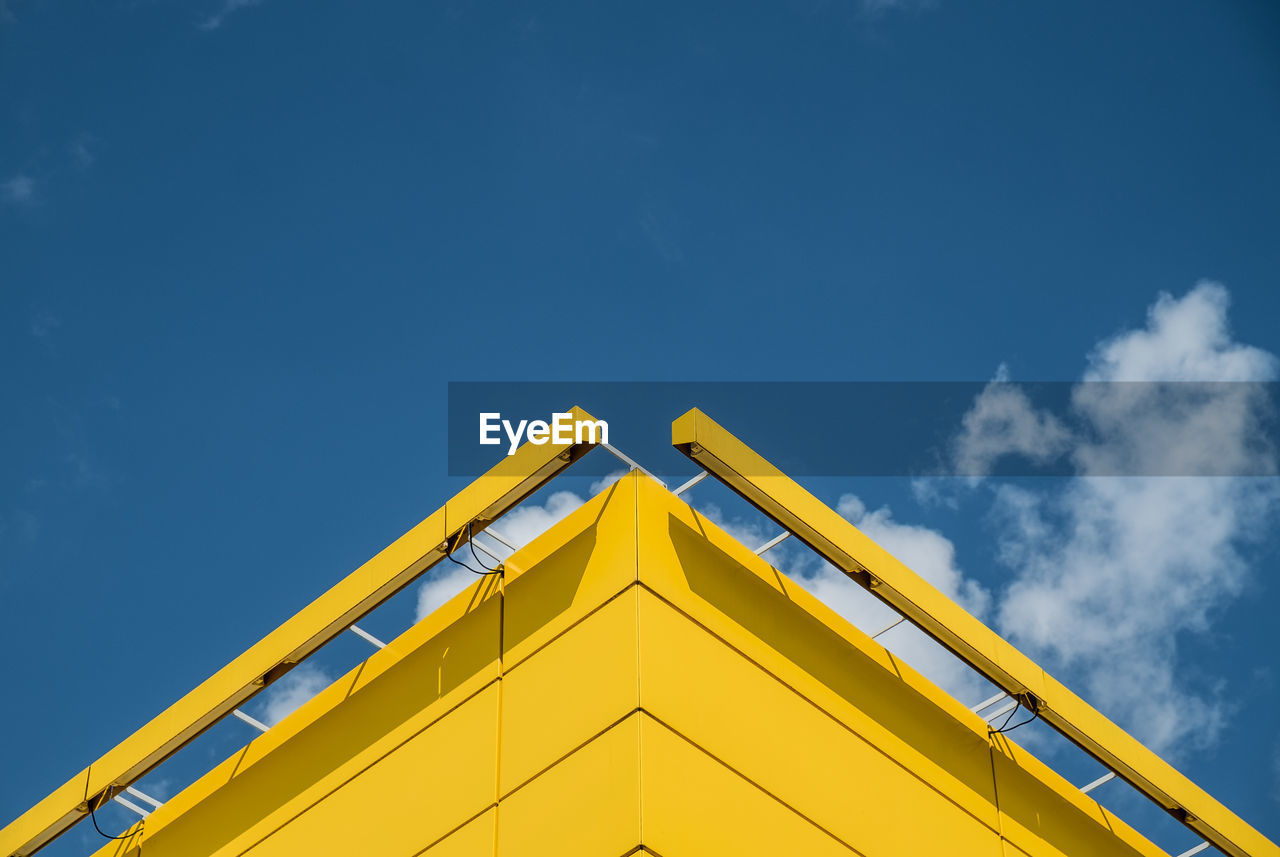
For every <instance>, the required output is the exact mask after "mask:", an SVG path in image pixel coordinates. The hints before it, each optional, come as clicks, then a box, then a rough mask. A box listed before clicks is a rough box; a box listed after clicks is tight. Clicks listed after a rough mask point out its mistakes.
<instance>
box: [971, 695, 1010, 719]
mask: <svg viewBox="0 0 1280 857" xmlns="http://www.w3.org/2000/svg"><path fill="white" fill-rule="evenodd" d="M1008 695H1009V694H1008V693H1006V692H1005V691H1003V690H1002V691H1000V692H999V693H997V694H996V695H995V696H993V697H991V698H990V699H984V700H983V701H982V702H979V703H978V704H977V705H975V706H973V707H972V708H970V709H969V710H970V711H972V712H973V713H974V714H977V713H978V712H979V711H981V710H982V709H984V708H990V707H991V706H993V705H995V704H996V703H997V702H999V701H1000V700H1002V699H1004V698H1005V697H1007V696H1008Z"/></svg>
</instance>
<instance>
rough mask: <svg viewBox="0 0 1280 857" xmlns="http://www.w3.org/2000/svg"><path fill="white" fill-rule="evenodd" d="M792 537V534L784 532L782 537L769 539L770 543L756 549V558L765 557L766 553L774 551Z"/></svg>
mask: <svg viewBox="0 0 1280 857" xmlns="http://www.w3.org/2000/svg"><path fill="white" fill-rule="evenodd" d="M790 535H791V533H788V532H786V531H785V530H784V531H783V532H782V534H781V535H778V536H774V537H773V538H771V539H769V541H767V542H765V543H764V544H762V545H760V547H758V548H756V550H755V554H756V556H763V555H765V554H766V553H768V552H769V551H771V550H773V549H774V548H776V547H777V546H778V545H780V544H782V543H783V542H784V541H786V540H787V538H788V537H790Z"/></svg>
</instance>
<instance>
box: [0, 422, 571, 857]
mask: <svg viewBox="0 0 1280 857" xmlns="http://www.w3.org/2000/svg"><path fill="white" fill-rule="evenodd" d="M571 413H572V414H573V417H574V419H575V420H593V419H594V418H593V417H592V416H591V415H590V414H588V413H587V412H586V411H584V410H582V409H581V408H576V407H575V408H573V409H571ZM593 447H594V444H591V443H573V444H555V443H546V444H544V445H541V446H534V445H531V444H525V445H523V446H522V447H520V448H519V449H518V450H517V451H516V452H515V454H513V455H510V456H507V457H506V458H504V459H503V460H502V461H501V462H499V463H498V464H497V465H495V466H494V467H493V468H491V469H490V470H489V471H488V472H487V473H485V474H484V475H483V476H481V477H480V478H478V479H477V480H476V481H475V482H473V483H472V484H471V485H469V486H468V487H467V488H465V489H463V490H462V491H461V492H459V493H458V494H457V495H456V496H455V497H453V498H452V499H450V500H449V501H448V502H447V503H446V504H445V505H444V506H443V507H442V508H440V509H439V510H437V511H436V512H434V513H433V514H431V515H429V516H428V517H427V518H426V519H425V520H423V521H422V522H421V523H419V524H418V525H417V526H415V527H414V528H413V529H411V530H410V531H409V532H407V533H405V534H404V535H403V536H401V537H400V538H398V539H396V541H395V542H393V543H392V544H391V545H389V546H388V547H386V548H385V549H383V550H382V551H381V552H379V553H378V554H377V555H376V556H375V557H373V558H372V559H370V560H369V561H368V562H366V563H365V564H364V565H362V566H360V567H359V568H357V569H356V570H355V571H353V572H351V574H349V575H348V576H347V577H346V578H344V579H343V580H342V581H340V582H339V583H338V584H336V585H335V586H334V587H333V588H331V589H330V590H329V591H327V592H325V593H324V594H323V595H321V596H320V597H319V598H317V599H316V600H315V601H313V602H312V603H311V604H310V605H308V606H307V607H304V608H303V609H302V610H301V611H300V612H299V613H298V614H297V615H295V616H294V617H293V618H291V619H289V620H288V621H286V622H285V623H284V624H283V625H281V626H280V627H279V628H277V629H276V630H274V631H272V632H271V633H270V634H268V635H267V636H266V637H264V638H263V639H262V640H261V641H259V642H258V643H256V644H254V645H253V646H252V647H251V648H250V649H249V650H248V651H246V652H245V653H244V654H242V655H240V656H239V657H237V658H236V659H235V660H234V661H232V662H231V663H230V664H228V665H227V666H225V667H223V668H222V669H220V670H218V672H216V673H214V675H212V676H211V677H210V678H208V679H206V680H205V681H204V682H202V683H201V684H200V685H199V686H197V687H196V688H195V689H194V690H192V691H191V692H189V693H188V694H186V695H185V696H183V697H182V698H181V699H179V700H178V701H177V702H175V703H174V704H173V705H171V706H169V708H167V709H165V710H164V711H163V712H161V713H160V714H159V715H157V716H156V717H155V718H154V719H152V720H151V722H149V723H147V724H146V725H145V726H143V727H142V728H141V729H139V730H138V731H137V732H135V733H133V734H132V735H130V736H129V737H128V738H126V739H124V740H123V741H121V742H120V743H119V744H118V745H116V746H115V747H114V748H113V749H111V750H110V751H108V752H107V753H106V754H105V755H103V756H102V757H101V758H100V759H98V760H97V761H96V762H94V763H93V764H92V765H90V766H89V767H88V768H86V769H84V770H83V771H81V772H80V773H79V774H77V775H76V776H75V777H73V778H71V780H69V781H68V782H67V783H66V784H64V785H63V786H61V787H59V788H58V789H57V790H55V791H54V792H53V793H52V794H50V795H49V796H48V797H46V798H44V799H43V800H41V801H40V802H39V803H37V804H36V805H35V806H33V807H32V808H31V809H29V810H27V811H26V812H25V813H23V814H22V815H21V816H19V817H18V818H17V819H15V820H14V821H13V822H11V823H10V824H9V825H7V826H6V827H5V828H4V829H3V830H0V855H13V857H26V855H29V854H33V853H35V852H36V851H38V850H39V849H40V848H42V847H44V846H45V845H47V844H48V843H49V842H50V841H51V840H53V839H54V838H56V837H58V836H60V835H61V834H62V833H64V832H65V831H67V830H68V829H69V828H70V827H71V826H72V825H74V824H76V822H78V821H80V820H81V819H83V818H84V817H85V816H86V815H87V814H88V813H89V809H90V807H91V806H92V807H98V806H101V805H102V804H103V803H105V802H106V801H108V800H110V799H111V798H112V797H113V796H114V795H115V794H118V793H119V792H120V791H121V790H122V789H123V788H124V787H125V786H127V785H129V784H130V783H132V782H134V781H136V780H138V779H139V778H140V777H142V776H144V775H145V774H146V773H147V772H148V771H150V770H151V769H152V768H154V767H155V766H156V765H158V764H160V763H161V762H163V761H164V760H165V759H167V758H168V757H169V756H171V755H172V754H173V753H175V752H177V751H178V750H179V749H181V748H182V747H183V746H185V745H186V744H187V743H189V742H190V741H192V740H193V739H195V738H196V737H198V736H199V735H200V734H201V733H203V732H204V731H205V730H206V729H208V728H209V727H210V726H212V725H213V724H214V723H216V722H217V721H218V720H220V719H221V718H222V717H224V716H226V715H227V714H228V713H230V711H231V710H232V709H234V708H237V707H239V706H240V705H242V704H243V703H244V702H245V701H247V700H248V699H250V698H251V697H253V696H254V695H255V694H256V693H258V692H259V691H260V690H262V689H263V688H264V687H266V686H267V685H269V684H270V683H271V682H273V681H275V680H276V679H278V678H279V677H280V676H282V675H284V674H285V673H286V672H288V671H289V670H290V669H291V668H292V667H294V666H296V665H297V664H298V663H299V662H301V661H302V660H303V659H304V658H306V657H307V656H308V655H310V654H311V653H312V652H314V651H315V650H316V649H318V648H320V647H321V646H322V645H324V644H325V643H327V642H328V641H329V640H331V639H333V638H334V637H335V636H337V635H338V634H340V633H342V632H343V631H344V630H346V628H348V627H349V626H350V625H351V623H352V622H355V621H356V620H357V619H359V617H361V616H363V615H364V614H365V613H368V612H369V611H370V610H372V609H373V608H374V607H377V606H378V605H379V604H381V603H382V602H383V601H385V600H386V599H387V598H389V597H391V596H392V595H394V594H395V593H396V592H398V591H399V590H400V589H402V588H403V587H404V586H406V585H407V584H409V583H410V582H411V581H412V580H414V579H415V578H416V577H418V576H419V575H420V574H422V573H423V572H424V571H426V570H427V569H429V568H431V567H432V566H433V565H435V564H436V563H437V562H439V561H441V560H442V559H443V558H444V553H445V551H446V550H447V549H448V546H449V545H457V544H458V543H459V541H460V540H461V539H463V538H465V537H466V528H467V525H468V523H470V524H471V527H472V531H473V533H479V532H482V531H483V530H484V527H485V526H487V525H488V524H490V523H492V522H493V521H495V520H497V519H498V518H499V517H501V516H502V515H503V514H504V513H506V512H507V511H508V510H509V509H511V508H512V507H514V506H515V505H516V504H518V503H519V502H520V501H521V500H523V499H524V498H525V497H528V496H529V495H530V494H532V493H534V492H535V491H537V490H538V489H539V488H541V487H542V486H543V485H545V484H546V483H547V482H548V481H550V480H551V479H553V478H554V477H555V476H556V475H558V474H559V473H560V472H561V471H562V470H564V469H565V468H566V467H568V466H569V465H570V464H572V463H573V462H574V461H576V460H577V459H579V458H581V457H582V456H583V455H585V454H586V453H587V452H588V451H590V450H591V449H592V448H593Z"/></svg>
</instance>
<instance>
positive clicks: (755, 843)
mask: <svg viewBox="0 0 1280 857" xmlns="http://www.w3.org/2000/svg"><path fill="white" fill-rule="evenodd" d="M762 740H770V739H769V736H762ZM640 742H641V770H642V772H643V779H642V806H641V811H642V813H643V828H644V844H645V845H646V846H647V847H649V848H652V849H653V850H654V851H656V852H658V853H659V854H663V855H674V856H675V857H678V855H686V854H687V855H699V857H701V855H711V854H715V855H721V854H723V855H733V857H752V855H759V857H777V855H780V854H788V855H790V854H795V855H804V857H827V855H840V857H847V856H848V855H850V854H856V853H857V852H856V851H853V850H851V849H850V848H848V847H847V846H845V845H844V844H843V843H841V842H840V841H839V840H838V839H836V838H834V837H833V836H831V835H830V834H829V833H827V832H825V831H823V830H822V829H821V828H819V827H817V826H815V825H814V824H813V823H812V822H810V821H808V820H807V819H805V818H804V817H803V816H801V815H799V814H797V813H796V812H794V811H793V810H792V809H790V808H788V807H787V806H785V805H783V804H782V803H781V802H779V801H778V800H777V799H776V798H774V797H772V796H771V795H769V794H767V793H766V792H764V791H762V790H761V789H759V788H757V787H756V786H754V785H752V784H751V783H749V782H748V781H746V780H745V779H743V778H742V777H741V776H739V775H738V774H736V773H734V772H733V771H731V770H730V769H729V768H727V767H725V766H724V765H722V764H721V763H720V762H718V761H716V760H715V759H713V758H712V757H711V756H708V755H707V754H706V753H704V752H702V751H701V750H699V749H697V748H696V747H694V746H693V745H692V744H690V743H689V742H688V741H685V740H684V739H683V738H680V737H679V736H677V735H676V734H675V733H674V732H672V731H671V730H670V729H667V728H666V727H665V726H663V725H662V724H660V723H657V722H656V721H654V720H653V719H651V718H649V717H644V716H643V715H641V734H640ZM548 853H550V852H548ZM564 853H587V852H564ZM590 853H593V854H603V853H606V852H603V851H592V852H590ZM619 853H620V852H619ZM901 853H906V852H901ZM943 853H945V852H943Z"/></svg>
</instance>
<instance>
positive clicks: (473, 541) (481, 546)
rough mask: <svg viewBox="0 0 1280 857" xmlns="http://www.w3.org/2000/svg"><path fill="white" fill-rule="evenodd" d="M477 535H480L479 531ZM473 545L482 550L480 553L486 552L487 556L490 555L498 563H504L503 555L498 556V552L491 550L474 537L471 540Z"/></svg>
mask: <svg viewBox="0 0 1280 857" xmlns="http://www.w3.org/2000/svg"><path fill="white" fill-rule="evenodd" d="M476 535H479V533H476ZM471 545H472V547H474V548H475V549H476V550H478V551H480V553H482V554H484V555H485V556H487V557H489V559H491V560H493V561H494V562H496V563H497V564H498V565H502V557H500V556H498V555H497V554H496V553H494V552H493V551H491V550H489V549H488V548H487V547H485V546H484V545H482V544H480V542H478V541H476V540H475V539H474V538H473V539H472V540H471Z"/></svg>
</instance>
